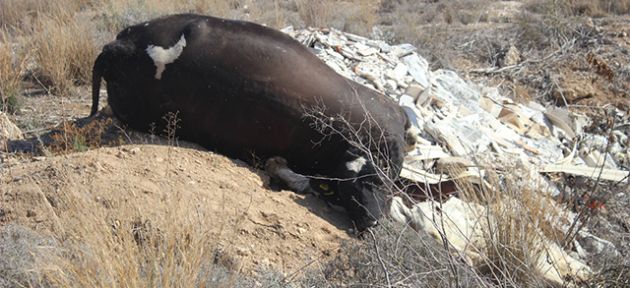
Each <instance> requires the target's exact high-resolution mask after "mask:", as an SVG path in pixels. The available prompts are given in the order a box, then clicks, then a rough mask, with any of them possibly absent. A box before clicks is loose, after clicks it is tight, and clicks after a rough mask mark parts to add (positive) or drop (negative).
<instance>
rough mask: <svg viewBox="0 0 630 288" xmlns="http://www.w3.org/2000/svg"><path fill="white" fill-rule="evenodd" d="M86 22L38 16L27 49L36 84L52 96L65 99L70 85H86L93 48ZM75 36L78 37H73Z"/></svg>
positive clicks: (94, 49) (64, 15) (69, 17)
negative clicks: (30, 49) (35, 30)
mask: <svg viewBox="0 0 630 288" xmlns="http://www.w3.org/2000/svg"><path fill="white" fill-rule="evenodd" d="M94 34H95V33H94V27H93V25H92V24H91V23H90V22H89V21H85V19H79V18H78V17H71V16H70V15H66V14H65V13H62V14H60V15H55V16H42V17H41V19H40V21H39V24H38V31H37V33H36V34H34V35H33V37H32V38H31V43H30V45H31V47H32V51H33V53H34V55H33V56H34V59H35V61H36V62H37V65H38V69H37V72H36V73H35V75H36V77H37V78H38V79H39V81H40V82H41V83H42V84H44V85H45V86H46V87H48V88H49V90H50V92H51V93H52V94H55V95H67V94H68V93H70V91H71V88H72V87H73V86H74V85H83V84H87V83H90V82H89V81H90V79H91V75H92V74H91V73H92V63H93V61H94V59H95V57H96V53H97V45H96V43H95V40H94V36H93V35H94ZM77 36H79V37H77Z"/></svg>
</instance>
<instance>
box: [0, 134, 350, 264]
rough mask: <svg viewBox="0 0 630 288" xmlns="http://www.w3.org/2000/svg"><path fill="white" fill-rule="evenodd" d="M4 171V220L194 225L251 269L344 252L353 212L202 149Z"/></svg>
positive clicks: (56, 224) (74, 159)
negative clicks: (271, 183)
mask: <svg viewBox="0 0 630 288" xmlns="http://www.w3.org/2000/svg"><path fill="white" fill-rule="evenodd" d="M36 158H37V157H36ZM0 180H1V183H2V185H0V186H1V187H0V195H2V196H0V200H1V204H0V207H2V209H1V210H2V211H0V212H1V213H0V226H4V225H5V224H8V223H13V224H19V225H22V226H26V227H28V228H30V229H33V230H35V231H37V232H40V233H42V234H47V235H53V237H55V238H57V239H65V238H68V237H74V236H72V235H75V236H76V235H82V236H76V237H86V236H85V235H84V234H85V232H84V233H83V234H81V233H73V231H79V230H81V229H83V230H86V229H87V228H85V227H86V225H101V226H107V225H108V226H111V228H110V227H105V228H106V229H96V230H94V232H93V233H97V232H98V231H105V232H103V234H105V235H97V236H98V237H111V235H106V234H107V233H109V232H107V231H110V232H111V231H112V230H115V229H117V227H133V229H140V228H139V227H140V226H141V227H144V228H146V227H149V226H150V227H152V228H151V229H154V230H157V231H165V230H167V229H171V228H173V227H176V226H182V225H190V226H191V227H195V228H193V230H198V231H197V233H198V234H200V235H205V236H207V237H211V238H212V239H214V241H215V243H216V246H217V247H209V248H211V249H220V250H221V252H222V258H224V259H229V261H226V262H229V263H228V264H230V265H228V266H231V268H234V269H235V270H238V271H241V272H246V273H249V272H252V271H255V270H257V269H259V268H261V267H267V268H271V269H273V270H275V271H278V272H281V273H285V274H290V273H292V272H295V271H296V270H299V269H300V267H303V266H304V265H305V264H306V263H308V262H309V261H313V260H315V261H317V260H324V259H326V258H329V257H332V256H334V255H336V254H337V252H338V250H339V246H340V244H341V242H342V240H344V239H350V238H351V237H350V236H349V235H348V234H347V232H346V231H347V229H348V228H349V227H350V224H349V222H348V220H347V219H346V218H345V216H344V215H342V214H340V213H338V212H335V211H333V210H330V208H328V207H327V206H326V205H325V204H324V203H323V202H322V201H320V200H319V199H316V198H313V197H311V196H302V195H297V194H294V193H292V192H289V191H279V192H275V191H271V190H269V189H268V188H266V187H267V186H266V183H267V178H266V176H265V175H264V174H263V173H257V172H256V171H254V170H253V169H252V168H250V167H249V166H246V165H244V164H242V163H240V162H238V161H234V160H230V159H228V158H225V157H223V156H220V155H217V154H214V153H211V152H207V151H201V150H195V149H188V148H181V147H169V146H158V145H129V146H121V147H114V148H100V149H96V150H91V151H88V152H84V153H74V154H69V155H63V156H55V157H48V158H38V160H37V161H35V162H32V163H25V164H14V165H12V166H9V167H6V169H3V170H2V171H0ZM86 219H93V220H89V221H92V222H90V224H86V223H87V221H88V220H86ZM138 223H140V224H138ZM101 228H103V227H101ZM90 229H91V228H90ZM97 230H98V231H97ZM182 237H184V236H182Z"/></svg>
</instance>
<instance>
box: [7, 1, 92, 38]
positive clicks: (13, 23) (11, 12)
mask: <svg viewBox="0 0 630 288" xmlns="http://www.w3.org/2000/svg"><path fill="white" fill-rule="evenodd" d="M92 2H94V1H92V0H56V1H48V0H3V1H0V28H2V29H5V30H8V31H12V32H13V31H18V32H20V31H22V32H24V31H29V32H31V31H33V30H34V29H35V28H36V24H37V21H38V19H39V17H41V16H43V15H48V16H50V15H73V14H74V13H75V12H77V11H79V10H81V9H83V8H87V7H89V6H90V5H91V4H92Z"/></svg>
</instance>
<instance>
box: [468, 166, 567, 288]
mask: <svg viewBox="0 0 630 288" xmlns="http://www.w3.org/2000/svg"><path fill="white" fill-rule="evenodd" d="M486 171H487V175H486V177H485V178H486V181H487V183H488V184H489V185H485V184H484V185H474V184H471V183H469V182H466V181H465V180H463V181H459V183H458V186H459V190H460V191H461V192H460V193H461V197H462V198H463V199H466V200H467V201H470V202H472V203H477V204H480V205H482V206H484V207H485V208H486V209H487V215H484V216H481V215H478V216H481V219H484V220H482V222H485V223H481V225H482V226H481V227H483V229H482V230H483V238H484V242H485V246H486V249H485V251H483V253H482V255H483V258H485V260H484V261H483V263H482V265H481V268H480V269H479V272H480V273H481V274H483V275H486V276H487V277H490V278H492V279H493V282H496V283H498V284H499V285H501V286H509V287H532V286H535V287H538V286H541V285H542V286H545V285H548V283H546V281H545V280H544V279H543V278H542V275H540V273H539V272H538V271H539V270H538V269H539V268H541V267H539V266H540V265H541V261H544V259H541V255H544V253H543V251H545V249H547V246H546V245H548V243H549V242H548V241H549V240H551V241H552V242H555V243H556V244H558V245H562V244H563V243H562V242H563V240H564V234H563V232H562V230H561V228H560V227H561V226H562V225H566V226H567V227H568V225H567V224H569V223H566V221H567V220H566V219H565V218H563V217H562V216H563V215H562V214H561V213H562V212H561V211H564V210H562V209H560V207H558V206H557V204H555V202H554V200H553V199H551V198H549V197H547V196H545V193H544V192H543V191H542V190H543V189H542V188H541V187H543V186H542V185H543V184H542V183H539V182H538V181H537V180H536V179H535V178H530V177H527V176H526V175H529V174H528V173H527V171H526V170H525V168H522V167H520V168H519V167H515V168H514V169H508V171H511V172H514V173H506V174H497V173H494V172H492V169H486ZM515 171H521V172H520V173H519V172H515ZM523 175H525V177H523ZM547 239H549V240H547Z"/></svg>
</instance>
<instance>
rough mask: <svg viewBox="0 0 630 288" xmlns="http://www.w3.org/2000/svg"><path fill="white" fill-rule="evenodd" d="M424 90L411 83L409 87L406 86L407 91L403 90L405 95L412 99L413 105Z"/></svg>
mask: <svg viewBox="0 0 630 288" xmlns="http://www.w3.org/2000/svg"><path fill="white" fill-rule="evenodd" d="M424 90H425V89H424V88H423V87H422V86H420V85H418V84H416V83H411V84H409V86H407V89H406V90H405V94H406V95H409V96H410V97H411V98H413V101H414V102H415V103H418V99H419V98H420V94H421V93H422V92H423V91H424ZM418 104H421V103H418Z"/></svg>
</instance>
